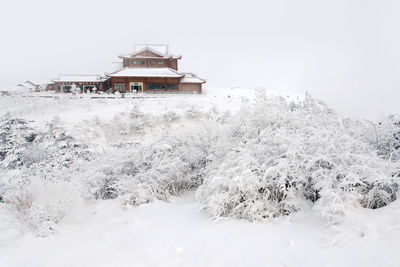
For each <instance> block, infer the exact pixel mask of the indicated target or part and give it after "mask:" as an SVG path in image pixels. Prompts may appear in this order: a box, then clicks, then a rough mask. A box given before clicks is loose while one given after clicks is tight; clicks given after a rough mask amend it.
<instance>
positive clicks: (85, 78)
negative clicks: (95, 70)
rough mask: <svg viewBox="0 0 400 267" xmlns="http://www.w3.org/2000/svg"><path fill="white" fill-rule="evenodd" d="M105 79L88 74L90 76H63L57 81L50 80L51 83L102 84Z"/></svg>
mask: <svg viewBox="0 0 400 267" xmlns="http://www.w3.org/2000/svg"><path fill="white" fill-rule="evenodd" d="M106 80H107V78H105V77H102V76H101V75H96V74H90V75H69V74H65V75H64V74H63V75H60V77H58V79H55V80H52V81H53V82H104V81H106Z"/></svg>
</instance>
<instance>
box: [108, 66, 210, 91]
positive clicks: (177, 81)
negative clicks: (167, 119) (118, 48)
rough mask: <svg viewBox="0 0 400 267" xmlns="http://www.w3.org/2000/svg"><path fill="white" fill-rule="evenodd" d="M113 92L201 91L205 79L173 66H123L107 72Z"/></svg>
mask: <svg viewBox="0 0 400 267" xmlns="http://www.w3.org/2000/svg"><path fill="white" fill-rule="evenodd" d="M106 75H107V76H108V77H110V78H111V87H112V89H113V92H121V93H130V92H148V93H201V92H202V84H203V83H205V81H204V80H202V79H200V78H199V77H197V76H196V75H194V74H193V73H180V72H178V71H176V70H173V69H171V68H123V69H120V70H118V71H116V72H113V73H109V74H106Z"/></svg>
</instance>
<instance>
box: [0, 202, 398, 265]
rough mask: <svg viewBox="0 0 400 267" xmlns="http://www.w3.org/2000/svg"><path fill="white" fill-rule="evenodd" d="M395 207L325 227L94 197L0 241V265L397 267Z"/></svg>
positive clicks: (316, 222) (309, 221)
mask: <svg viewBox="0 0 400 267" xmlns="http://www.w3.org/2000/svg"><path fill="white" fill-rule="evenodd" d="M393 204H394V205H393V206H392V207H387V208H383V209H381V210H376V211H373V212H365V213H363V214H355V216H354V221H353V222H352V224H351V225H350V226H349V227H344V226H337V228H331V227H328V226H324V221H321V220H320V219H318V218H315V217H314V216H313V214H312V213H311V212H301V213H299V214H296V216H295V217H294V218H293V219H292V220H290V221H288V220H278V221H275V222H273V223H250V222H247V221H235V220H221V221H212V220H210V219H209V218H207V216H206V214H204V212H202V210H201V206H200V204H199V203H198V202H197V201H196V200H195V199H194V196H193V195H192V194H188V195H185V196H183V197H180V198H173V199H171V201H170V202H161V201H158V202H155V203H150V204H145V205H142V206H140V207H135V208H128V209H127V210H125V209H122V208H121V206H120V205H119V203H117V201H115V200H109V201H99V202H97V203H93V204H91V205H88V206H87V207H86V209H85V210H82V211H81V213H79V214H74V216H73V217H69V218H67V219H66V220H65V221H64V222H63V224H62V225H61V226H60V228H59V230H58V232H57V233H55V234H53V235H51V236H49V237H46V238H40V237H34V236H32V235H30V234H25V235H24V236H20V235H18V237H15V238H13V239H11V240H8V242H5V241H4V240H2V241H1V243H0V266H42V267H44V266H304V267H308V266H332V267H334V266H335V267H336V266H393V267H395V266H398V265H399V260H398V259H397V257H396V255H397V254H396V253H397V251H398V249H399V245H398V240H399V238H400V229H399V227H398V225H399V222H400V221H399V217H400V206H399V205H398V203H393ZM9 227H10V226H8V228H5V225H2V228H1V233H2V235H3V236H4V235H7V234H8V235H9V236H11V235H12V234H11V233H8V232H9V231H11V230H10V228H9ZM14 235H15V233H14ZM3 238H4V237H3Z"/></svg>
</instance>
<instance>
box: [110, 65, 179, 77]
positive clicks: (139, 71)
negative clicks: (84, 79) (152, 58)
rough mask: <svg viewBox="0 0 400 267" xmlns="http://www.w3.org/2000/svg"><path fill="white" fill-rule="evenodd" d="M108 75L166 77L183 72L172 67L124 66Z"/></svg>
mask: <svg viewBox="0 0 400 267" xmlns="http://www.w3.org/2000/svg"><path fill="white" fill-rule="evenodd" d="M106 75H107V76H108V77H165V78H180V77H183V76H184V74H183V73H179V72H177V71H176V70H173V69H171V68H127V67H126V68H122V69H120V70H118V71H115V72H112V73H108V74H106Z"/></svg>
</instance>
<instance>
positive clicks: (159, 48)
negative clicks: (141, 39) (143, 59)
mask: <svg viewBox="0 0 400 267" xmlns="http://www.w3.org/2000/svg"><path fill="white" fill-rule="evenodd" d="M146 48H150V49H151V50H153V51H154V52H158V53H161V54H163V55H168V52H169V51H168V45H167V44H135V51H134V52H135V53H138V52H140V51H144V50H146Z"/></svg>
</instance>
